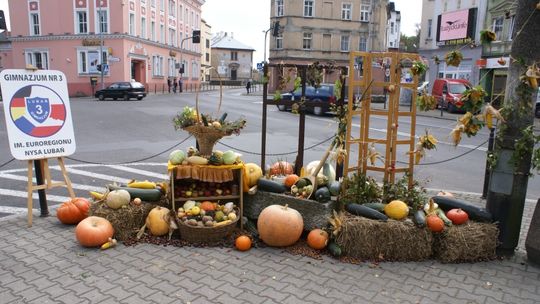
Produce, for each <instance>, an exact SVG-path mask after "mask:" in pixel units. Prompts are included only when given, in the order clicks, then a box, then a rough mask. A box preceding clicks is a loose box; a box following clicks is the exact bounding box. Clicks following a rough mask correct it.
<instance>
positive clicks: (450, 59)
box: [444, 51, 463, 67]
mask: <svg viewBox="0 0 540 304" xmlns="http://www.w3.org/2000/svg"><path fill="white" fill-rule="evenodd" d="M444 60H445V61H446V64H447V65H449V66H455V67H458V66H459V64H460V63H461V60H463V54H461V52H460V51H451V52H448V53H446V55H445V56H444Z"/></svg>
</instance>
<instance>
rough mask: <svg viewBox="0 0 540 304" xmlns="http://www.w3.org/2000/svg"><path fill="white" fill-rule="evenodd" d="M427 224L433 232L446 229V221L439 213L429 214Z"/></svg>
mask: <svg viewBox="0 0 540 304" xmlns="http://www.w3.org/2000/svg"><path fill="white" fill-rule="evenodd" d="M426 224H427V226H428V228H429V230H431V231H433V232H441V231H443V230H444V222H443V220H441V219H440V218H439V217H438V216H437V215H435V214H432V215H428V217H427V218H426Z"/></svg>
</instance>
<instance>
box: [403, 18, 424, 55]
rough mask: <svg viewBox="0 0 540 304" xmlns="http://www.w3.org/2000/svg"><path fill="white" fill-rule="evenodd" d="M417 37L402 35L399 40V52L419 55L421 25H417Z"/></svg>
mask: <svg viewBox="0 0 540 304" xmlns="http://www.w3.org/2000/svg"><path fill="white" fill-rule="evenodd" d="M415 27H416V35H415V36H407V35H405V34H403V33H401V36H400V38H399V41H400V43H399V50H400V51H402V52H407V53H418V45H419V42H420V24H419V23H416V24H415Z"/></svg>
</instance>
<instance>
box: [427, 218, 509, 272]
mask: <svg viewBox="0 0 540 304" xmlns="http://www.w3.org/2000/svg"><path fill="white" fill-rule="evenodd" d="M498 236H499V229H498V228H497V226H496V225H495V224H487V223H478V222H471V221H469V222H468V223H466V224H463V225H459V226H452V227H447V228H446V229H445V231H444V232H443V233H441V234H439V235H437V236H436V237H435V245H434V251H435V252H434V253H435V258H437V259H439V260H440V261H441V262H443V263H456V262H477V261H483V260H492V259H495V258H496V257H497V254H496V249H497V244H498Z"/></svg>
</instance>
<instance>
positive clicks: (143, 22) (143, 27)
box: [141, 17, 146, 39]
mask: <svg viewBox="0 0 540 304" xmlns="http://www.w3.org/2000/svg"><path fill="white" fill-rule="evenodd" d="M141 38H143V39H146V18H145V17H141Z"/></svg>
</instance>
